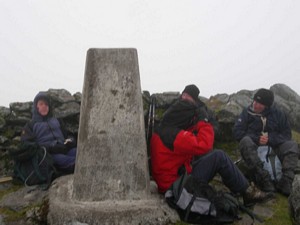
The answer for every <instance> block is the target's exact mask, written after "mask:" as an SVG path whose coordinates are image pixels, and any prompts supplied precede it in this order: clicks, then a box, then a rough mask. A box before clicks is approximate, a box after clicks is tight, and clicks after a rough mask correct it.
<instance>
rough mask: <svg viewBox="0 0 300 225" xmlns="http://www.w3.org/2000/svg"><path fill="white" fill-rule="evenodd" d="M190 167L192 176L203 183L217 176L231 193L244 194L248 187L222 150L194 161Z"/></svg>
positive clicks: (245, 180) (214, 151)
mask: <svg viewBox="0 0 300 225" xmlns="http://www.w3.org/2000/svg"><path fill="white" fill-rule="evenodd" d="M192 166H193V169H192V175H193V176H195V177H197V178H198V179H200V180H202V181H204V182H209V181H211V180H212V179H213V177H214V176H215V175H216V174H219V175H220V176H221V178H222V180H223V183H224V184H225V185H226V187H228V188H229V189H230V190H231V191H232V192H233V193H244V192H245V191H246V189H247V188H248V187H249V183H248V181H247V179H246V178H245V176H244V175H243V174H242V172H241V171H240V170H239V169H238V167H237V166H236V165H235V164H234V163H233V162H232V160H231V159H230V158H229V156H228V155H227V154H226V153H225V152H224V151H222V150H213V151H212V152H210V153H208V154H206V155H204V156H202V157H200V158H199V159H197V160H196V161H194V162H193V164H192Z"/></svg>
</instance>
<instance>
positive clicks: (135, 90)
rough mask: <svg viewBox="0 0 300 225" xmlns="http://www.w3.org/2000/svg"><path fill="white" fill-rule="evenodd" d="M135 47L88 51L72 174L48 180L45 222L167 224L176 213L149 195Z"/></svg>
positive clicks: (172, 219) (175, 216)
mask: <svg viewBox="0 0 300 225" xmlns="http://www.w3.org/2000/svg"><path fill="white" fill-rule="evenodd" d="M142 104H143V103H142V92H141V87H140V77H139V68H138V59H137V52H136V50H135V49H89V50H88V53H87V60H86V70H85V78H84V86H83V92H82V101H81V112H80V125H79V137H78V152H77V161H76V167H75V173H74V175H71V176H65V177H61V178H60V179H58V180H56V181H54V183H53V185H52V187H51V189H50V192H49V199H50V204H49V214H48V220H49V222H50V224H59V225H61V224H89V225H91V224H168V223H170V222H175V221H176V220H177V219H178V216H177V214H176V212H175V211H173V210H171V209H170V208H169V207H168V206H167V205H166V204H165V203H163V200H162V198H161V197H159V196H158V194H157V193H150V188H149V183H150V179H149V171H148V165H147V153H146V152H147V151H146V140H145V126H144V113H143V105H142Z"/></svg>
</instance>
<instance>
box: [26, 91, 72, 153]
mask: <svg viewBox="0 0 300 225" xmlns="http://www.w3.org/2000/svg"><path fill="white" fill-rule="evenodd" d="M40 99H44V100H46V101H47V102H48V103H50V100H49V99H48V97H47V95H46V93H44V92H40V93H38V94H37V96H36V97H35V99H34V102H33V110H32V120H31V121H30V122H29V123H27V124H26V126H25V127H24V129H23V132H22V135H21V140H22V141H34V142H36V143H37V144H38V145H40V146H44V147H46V148H48V147H54V146H56V145H63V144H64V140H65V138H67V135H66V134H64V133H63V129H62V127H61V123H60V122H59V120H58V119H56V118H54V117H52V114H51V104H49V113H48V115H47V116H42V115H40V114H39V113H38V110H37V107H36V104H37V102H38V100H40Z"/></svg>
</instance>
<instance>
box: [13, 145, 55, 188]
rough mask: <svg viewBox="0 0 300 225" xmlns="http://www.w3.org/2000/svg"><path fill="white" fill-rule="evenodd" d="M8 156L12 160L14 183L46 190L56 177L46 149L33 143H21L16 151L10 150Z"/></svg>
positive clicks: (50, 157)
mask: <svg viewBox="0 0 300 225" xmlns="http://www.w3.org/2000/svg"><path fill="white" fill-rule="evenodd" d="M9 155H10V156H11V157H12V158H13V160H14V176H13V179H14V181H16V182H21V183H23V184H25V185H26V186H31V185H38V184H39V185H43V186H44V188H45V189H47V188H48V187H49V186H50V184H51V181H52V180H53V179H54V178H55V177H56V176H57V172H56V169H55V167H54V164H53V159H52V156H51V155H50V154H49V153H48V152H47V150H46V148H44V147H41V146H39V145H37V144H35V143H30V142H25V143H21V144H20V146H19V147H18V148H16V149H10V150H9Z"/></svg>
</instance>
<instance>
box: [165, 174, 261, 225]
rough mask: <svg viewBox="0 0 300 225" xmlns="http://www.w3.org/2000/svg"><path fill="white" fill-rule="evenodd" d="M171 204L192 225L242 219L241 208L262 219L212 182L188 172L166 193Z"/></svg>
mask: <svg viewBox="0 0 300 225" xmlns="http://www.w3.org/2000/svg"><path fill="white" fill-rule="evenodd" d="M165 199H166V202H167V203H168V205H169V206H170V207H171V208H173V209H176V211H177V213H178V215H179V217H180V219H181V220H182V221H184V222H187V223H192V224H226V223H233V222H234V221H235V220H239V219H241V218H240V216H239V210H242V211H244V212H246V213H248V215H249V216H250V217H251V218H252V219H253V220H254V219H257V220H258V221H261V219H260V218H258V217H257V216H256V215H255V214H254V213H253V212H251V211H250V210H249V209H247V208H245V207H244V206H243V205H242V203H240V202H239V201H238V199H237V198H235V197H234V196H233V195H231V194H230V193H226V192H223V191H216V190H215V189H214V188H213V187H212V186H210V185H209V184H207V183H205V182H202V181H200V180H198V179H197V178H195V177H193V176H191V175H188V174H187V173H185V174H183V175H182V176H181V177H179V178H178V179H177V180H176V181H175V182H174V183H173V184H172V186H171V187H170V188H169V189H168V190H167V192H166V193H165Z"/></svg>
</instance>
